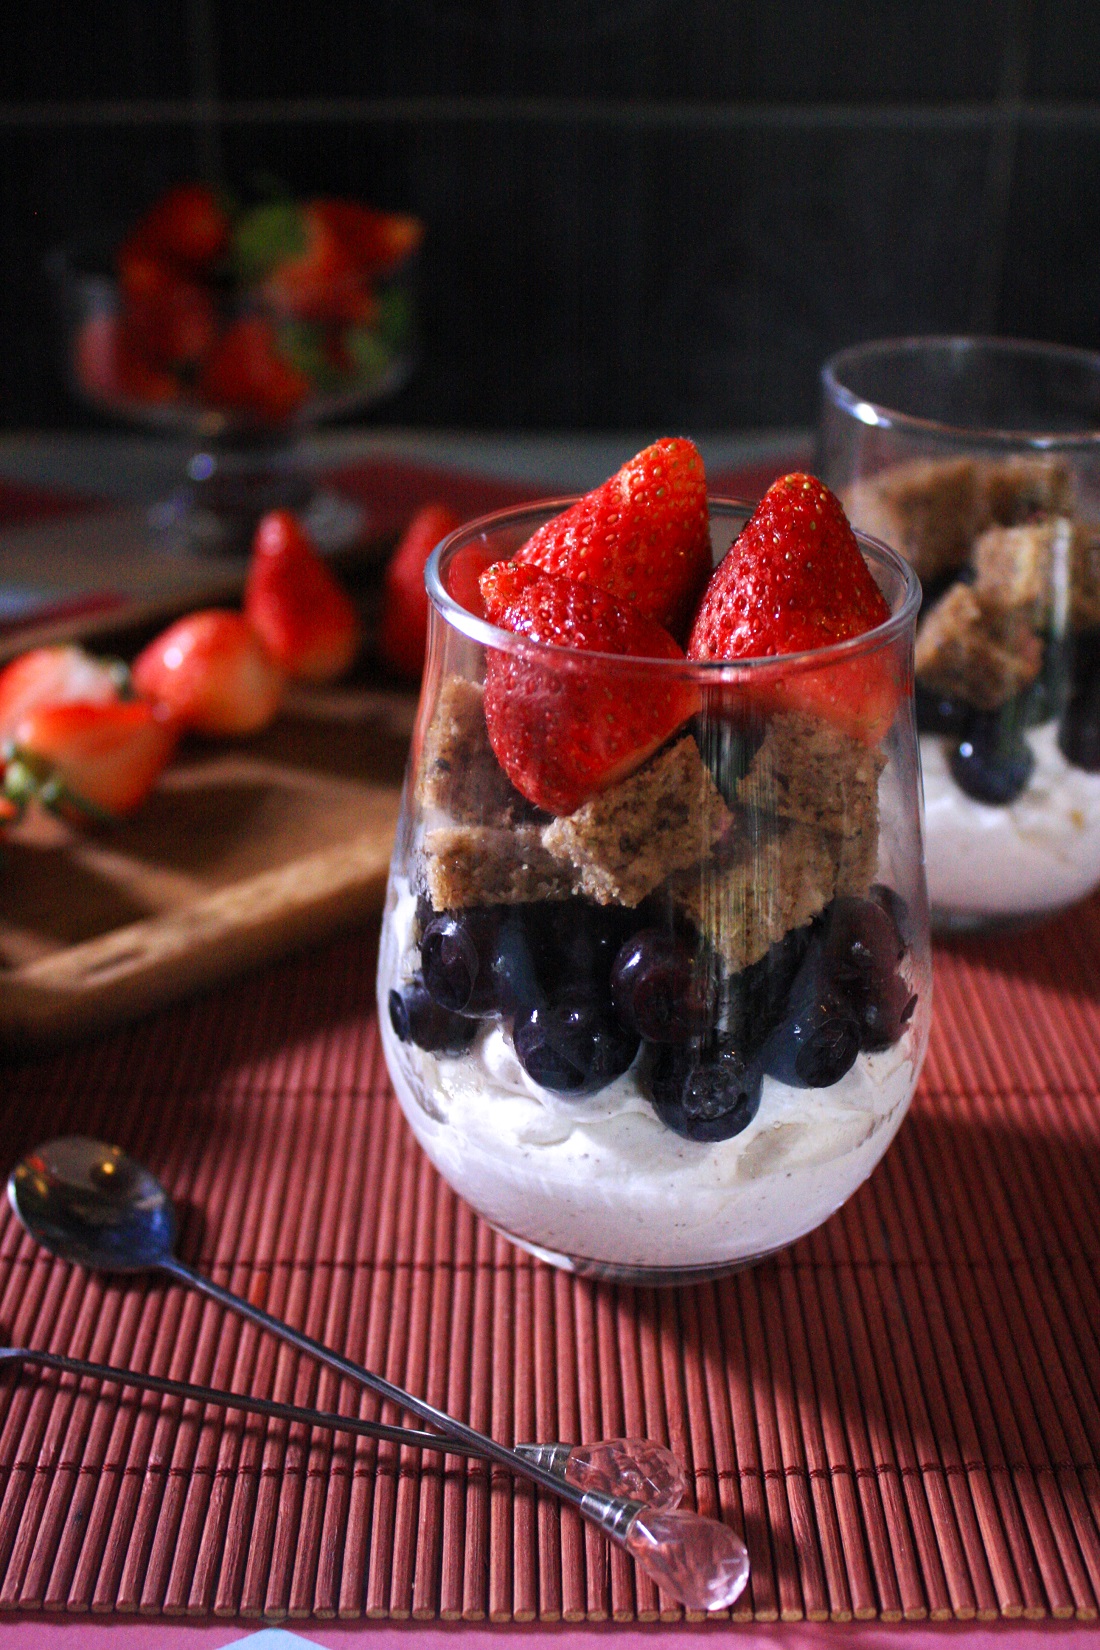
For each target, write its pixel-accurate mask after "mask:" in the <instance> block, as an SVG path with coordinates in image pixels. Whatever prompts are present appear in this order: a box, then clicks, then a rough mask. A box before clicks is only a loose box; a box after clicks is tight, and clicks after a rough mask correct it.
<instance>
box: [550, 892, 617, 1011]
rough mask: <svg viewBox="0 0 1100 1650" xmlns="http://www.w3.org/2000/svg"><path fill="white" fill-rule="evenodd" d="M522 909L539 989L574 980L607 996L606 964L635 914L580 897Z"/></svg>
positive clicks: (608, 965)
mask: <svg viewBox="0 0 1100 1650" xmlns="http://www.w3.org/2000/svg"><path fill="white" fill-rule="evenodd" d="M525 909H526V913H527V914H526V932H527V937H528V943H529V945H530V947H531V953H532V956H533V958H534V962H535V967H536V969H537V971H538V975H539V979H540V980H541V982H542V985H543V987H544V989H545V990H546V991H547V992H548V993H549V994H551V995H553V994H555V993H558V992H560V991H561V990H562V989H563V988H564V987H566V986H579V987H582V988H583V989H584V990H586V991H589V992H592V991H595V992H600V993H602V994H603V995H604V996H606V995H607V993H608V991H609V990H610V978H611V965H612V963H613V962H614V960H615V956H616V953H617V952H618V950H619V948H620V946H621V945H622V943H623V941H624V940H625V939H626V937H627V934H628V933H629V932H630V929H631V928H632V927H633V926H635V925H636V921H637V919H636V916H634V915H633V914H632V913H631V912H629V911H625V910H623V909H622V907H619V906H606V905H591V904H589V902H588V901H587V900H582V899H573V900H548V901H546V902H545V903H544V904H541V905H530V906H528V907H526V908H525Z"/></svg>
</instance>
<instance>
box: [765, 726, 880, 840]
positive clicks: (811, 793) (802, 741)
mask: <svg viewBox="0 0 1100 1650" xmlns="http://www.w3.org/2000/svg"><path fill="white" fill-rule="evenodd" d="M885 765H886V759H885V757H884V756H883V754H882V752H881V751H878V750H874V749H873V748H872V747H870V746H869V745H865V744H864V743H863V741H862V740H860V739H853V738H852V737H851V736H850V735H849V734H846V733H844V732H842V731H841V729H839V728H837V727H834V726H833V724H832V723H830V722H826V721H823V720H822V719H821V718H820V717H815V716H807V715H804V714H803V713H801V712H799V711H784V712H781V713H780V714H779V715H776V716H773V717H771V718H770V720H769V721H768V725H767V729H766V731H765V734H764V740H763V743H762V744H761V746H760V748H759V750H758V751H757V752H756V754H755V756H754V757H753V759H752V762H751V763H750V765H749V769H748V772H747V773H746V774H745V776H744V778H743V779H742V780H741V781H740V783H739V785H738V787H737V793H736V800H737V802H738V803H740V804H742V805H743V806H746V807H751V808H753V809H755V810H756V811H757V812H760V813H765V814H775V815H778V816H779V817H780V818H782V819H792V820H796V821H797V822H798V823H800V824H803V825H813V826H816V827H817V828H818V829H819V830H825V831H831V832H832V833H833V834H834V835H836V836H840V837H847V836H854V835H857V834H859V833H860V832H863V831H865V830H866V829H867V828H868V826H869V825H870V824H871V823H872V822H873V821H875V820H877V817H878V780H879V775H880V774H881V772H882V770H883V768H884V767H885Z"/></svg>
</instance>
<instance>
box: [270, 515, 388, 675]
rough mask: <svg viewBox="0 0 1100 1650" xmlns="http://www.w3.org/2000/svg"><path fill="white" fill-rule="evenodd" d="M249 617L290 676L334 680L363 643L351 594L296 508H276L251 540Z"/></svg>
mask: <svg viewBox="0 0 1100 1650" xmlns="http://www.w3.org/2000/svg"><path fill="white" fill-rule="evenodd" d="M244 612H245V617H246V618H247V620H248V621H249V623H250V624H251V625H252V627H253V629H254V630H255V631H256V633H257V634H258V635H259V636H260V638H261V639H262V640H263V642H264V644H265V645H266V647H267V650H268V652H269V653H270V654H271V656H272V658H273V659H274V660H275V662H276V664H278V665H279V666H280V667H281V668H282V669H283V670H284V671H285V672H286V674H287V675H288V676H292V677H295V678H296V679H298V680H301V681H306V682H331V681H335V679H336V678H337V677H338V676H342V675H343V674H344V672H345V671H346V670H347V669H348V667H349V666H350V665H351V663H352V660H353V659H354V658H355V654H356V651H357V650H358V647H359V634H360V626H359V615H358V614H357V613H356V611H355V607H354V606H353V604H352V600H351V597H350V596H349V595H348V594H347V592H346V591H345V590H344V589H343V588H342V587H341V585H340V584H339V583H338V582H337V580H336V578H335V576H334V575H333V573H332V571H331V569H330V568H328V567H326V565H325V563H324V562H323V561H322V560H321V558H320V556H319V555H318V554H317V551H316V549H315V548H314V545H313V540H312V539H311V538H310V536H309V534H308V533H307V532H306V530H305V528H304V527H303V526H302V524H301V522H300V521H299V520H298V518H297V516H296V515H295V514H294V512H293V511H292V510H272V511H270V512H269V513H268V514H267V515H266V516H264V518H263V520H262V521H261V522H260V524H259V526H258V527H257V529H256V533H255V536H254V538H253V540H252V561H251V565H250V566H249V569H248V579H247V582H246V584H245V591H244Z"/></svg>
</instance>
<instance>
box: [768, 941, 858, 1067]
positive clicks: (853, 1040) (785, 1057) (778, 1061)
mask: <svg viewBox="0 0 1100 1650" xmlns="http://www.w3.org/2000/svg"><path fill="white" fill-rule="evenodd" d="M860 1035H861V1033H860V1024H859V1019H858V1017H857V1015H856V1013H855V1011H854V1010H853V1008H852V1006H851V1004H850V1003H849V1001H848V999H847V997H846V996H845V995H844V993H843V991H841V990H839V989H838V988H837V986H836V985H834V984H833V982H832V980H831V979H830V978H829V977H828V974H827V972H826V963H825V957H824V947H823V946H822V944H821V942H820V940H815V942H814V945H813V948H812V949H811V951H810V953H809V955H808V956H807V959H806V962H805V963H804V964H803V967H802V970H801V972H800V974H799V976H798V979H797V980H796V981H795V983H794V986H793V987H792V990H791V997H790V1004H789V1006H788V1011H787V1016H786V1018H785V1019H784V1020H783V1021H782V1022H781V1023H780V1024H779V1025H778V1026H777V1027H776V1029H775V1031H773V1033H772V1035H771V1036H770V1037H769V1039H768V1042H767V1045H766V1047H765V1049H764V1052H763V1056H762V1058H763V1062H764V1069H765V1071H767V1072H768V1073H769V1074H770V1075H771V1076H772V1077H775V1078H777V1079H778V1080H779V1082H781V1083H789V1084H790V1085H791V1086H792V1087H793V1088H807V1089H827V1088H830V1087H831V1086H832V1084H833V1083H839V1081H840V1079H841V1078H842V1077H843V1076H844V1074H845V1072H846V1071H849V1070H850V1069H851V1067H852V1066H853V1065H854V1064H855V1060H856V1055H857V1054H858V1053H859V1045H860Z"/></svg>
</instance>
